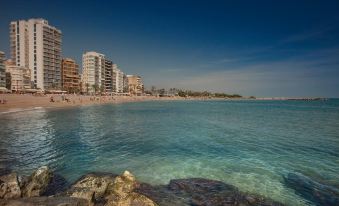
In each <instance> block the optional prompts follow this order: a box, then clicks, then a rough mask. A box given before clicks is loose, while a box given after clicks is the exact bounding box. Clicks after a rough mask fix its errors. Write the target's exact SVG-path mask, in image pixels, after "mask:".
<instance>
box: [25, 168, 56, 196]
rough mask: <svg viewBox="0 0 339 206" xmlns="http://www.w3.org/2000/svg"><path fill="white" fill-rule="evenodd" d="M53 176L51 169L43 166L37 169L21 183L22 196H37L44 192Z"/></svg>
mask: <svg viewBox="0 0 339 206" xmlns="http://www.w3.org/2000/svg"><path fill="white" fill-rule="evenodd" d="M52 178H53V173H52V171H51V170H50V169H49V168H48V167H47V166H43V167H40V168H39V169H37V170H36V171H35V172H34V173H33V174H32V175H31V176H30V177H29V178H28V179H27V180H26V181H24V183H23V185H22V197H38V196H41V195H42V194H44V192H45V191H46V189H47V188H48V185H49V183H50V182H51V180H52Z"/></svg>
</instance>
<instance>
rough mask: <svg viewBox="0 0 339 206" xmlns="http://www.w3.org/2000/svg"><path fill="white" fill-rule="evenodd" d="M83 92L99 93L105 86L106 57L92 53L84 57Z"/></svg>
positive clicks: (85, 54)
mask: <svg viewBox="0 0 339 206" xmlns="http://www.w3.org/2000/svg"><path fill="white" fill-rule="evenodd" d="M81 78H82V79H81V82H82V90H83V92H91V93H93V92H99V91H100V88H101V87H102V86H103V87H104V86H105V55H103V54H100V53H97V52H94V51H91V52H86V53H84V54H83V55H82V75H81Z"/></svg>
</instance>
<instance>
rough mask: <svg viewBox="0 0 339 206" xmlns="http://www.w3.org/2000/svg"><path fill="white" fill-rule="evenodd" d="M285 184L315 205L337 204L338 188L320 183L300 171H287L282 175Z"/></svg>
mask: <svg viewBox="0 0 339 206" xmlns="http://www.w3.org/2000/svg"><path fill="white" fill-rule="evenodd" d="M284 181H285V184H286V185H287V186H288V187H290V188H292V189H294V190H295V192H296V194H298V195H300V196H301V197H303V198H305V199H307V200H309V201H311V202H313V203H315V204H316V205H319V206H322V205H326V206H331V205H339V189H338V188H335V187H332V186H329V185H325V184H322V183H320V182H317V181H315V180H312V179H311V178H309V177H307V176H305V175H303V174H301V173H289V174H288V175H287V176H285V177H284Z"/></svg>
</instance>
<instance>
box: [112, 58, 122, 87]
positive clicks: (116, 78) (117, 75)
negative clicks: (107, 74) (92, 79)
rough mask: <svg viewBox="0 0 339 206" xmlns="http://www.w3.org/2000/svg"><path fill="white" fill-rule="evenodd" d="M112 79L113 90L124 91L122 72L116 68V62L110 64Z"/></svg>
mask: <svg viewBox="0 0 339 206" xmlns="http://www.w3.org/2000/svg"><path fill="white" fill-rule="evenodd" d="M112 80H113V81H112V84H113V92H116V93H122V92H124V73H123V72H122V71H121V70H120V69H119V68H118V66H117V65H116V64H113V65H112Z"/></svg>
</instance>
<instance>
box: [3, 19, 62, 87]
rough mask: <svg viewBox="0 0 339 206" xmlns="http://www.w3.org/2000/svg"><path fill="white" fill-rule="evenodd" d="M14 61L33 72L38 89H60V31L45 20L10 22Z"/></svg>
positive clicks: (11, 47)
mask: <svg viewBox="0 0 339 206" xmlns="http://www.w3.org/2000/svg"><path fill="white" fill-rule="evenodd" d="M9 30H10V32H9V33H10V50H11V59H12V60H13V61H14V63H15V65H16V66H23V67H25V68H29V69H30V70H31V80H32V81H33V83H34V87H35V88H39V89H42V90H48V89H56V88H61V35H62V33H61V31H60V30H58V29H57V28H55V27H53V26H51V25H49V24H48V21H46V20H44V19H29V20H27V21H26V20H19V21H12V22H11V23H10V27H9Z"/></svg>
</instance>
